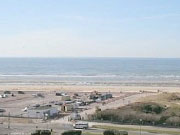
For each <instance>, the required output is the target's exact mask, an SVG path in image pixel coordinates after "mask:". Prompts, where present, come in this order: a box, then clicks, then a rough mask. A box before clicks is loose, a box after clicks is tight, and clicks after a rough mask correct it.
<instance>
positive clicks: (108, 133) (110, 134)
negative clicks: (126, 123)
mask: <svg viewBox="0 0 180 135" xmlns="http://www.w3.org/2000/svg"><path fill="white" fill-rule="evenodd" d="M103 135H128V132H127V131H118V130H105V131H104V133H103Z"/></svg>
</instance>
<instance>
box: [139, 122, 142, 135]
mask: <svg viewBox="0 0 180 135" xmlns="http://www.w3.org/2000/svg"><path fill="white" fill-rule="evenodd" d="M139 121H140V135H141V124H142V119H140V120H139Z"/></svg>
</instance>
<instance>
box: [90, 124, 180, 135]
mask: <svg viewBox="0 0 180 135" xmlns="http://www.w3.org/2000/svg"><path fill="white" fill-rule="evenodd" d="M93 128H99V129H105V130H108V129H111V130H125V131H139V128H130V127H129V128H128V127H117V126H102V125H94V126H93ZM141 131H144V132H149V133H157V134H169V135H180V132H179V131H164V130H157V129H156V130H155V129H143V128H142V129H141Z"/></svg>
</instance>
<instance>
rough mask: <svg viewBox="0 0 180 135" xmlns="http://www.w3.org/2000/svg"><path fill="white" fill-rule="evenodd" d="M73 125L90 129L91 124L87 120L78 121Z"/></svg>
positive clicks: (77, 127) (76, 127)
mask: <svg viewBox="0 0 180 135" xmlns="http://www.w3.org/2000/svg"><path fill="white" fill-rule="evenodd" d="M73 126H74V128H75V129H88V128H89V125H88V123H87V122H77V123H75V124H74V125H73Z"/></svg>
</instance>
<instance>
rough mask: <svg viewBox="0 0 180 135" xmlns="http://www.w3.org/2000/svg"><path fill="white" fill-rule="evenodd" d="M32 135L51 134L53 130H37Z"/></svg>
mask: <svg viewBox="0 0 180 135" xmlns="http://www.w3.org/2000/svg"><path fill="white" fill-rule="evenodd" d="M31 135H51V131H49V130H36V131H35V132H34V133H31Z"/></svg>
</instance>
